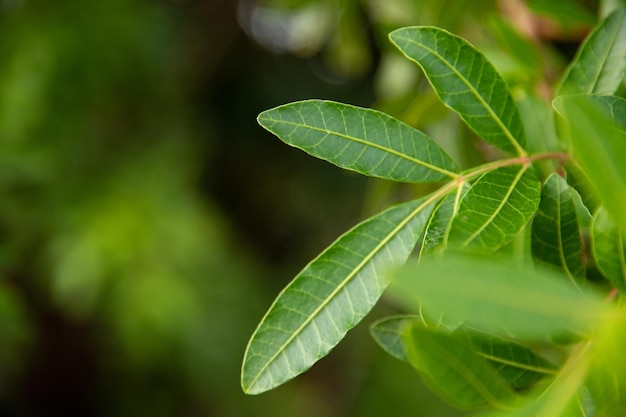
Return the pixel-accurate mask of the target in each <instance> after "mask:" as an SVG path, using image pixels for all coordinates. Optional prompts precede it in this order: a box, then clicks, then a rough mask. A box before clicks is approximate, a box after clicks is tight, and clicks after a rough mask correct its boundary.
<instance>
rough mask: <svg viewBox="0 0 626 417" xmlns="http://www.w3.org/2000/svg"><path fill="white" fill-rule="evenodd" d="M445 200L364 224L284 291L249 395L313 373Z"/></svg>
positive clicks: (258, 346) (255, 350) (254, 344)
mask: <svg viewBox="0 0 626 417" xmlns="http://www.w3.org/2000/svg"><path fill="white" fill-rule="evenodd" d="M439 198H440V196H439V195H432V196H430V197H425V198H422V199H420V200H415V201H411V202H408V203H404V204H402V205H399V206H396V207H393V208H391V209H388V210H386V211H384V212H382V213H380V214H378V215H376V216H374V217H372V218H370V219H369V220H367V221H365V222H363V223H361V224H360V225H358V226H356V227H355V228H353V229H352V230H350V231H349V232H347V233H346V234H344V235H343V236H342V237H340V238H339V239H338V240H337V241H336V242H335V243H333V244H332V245H331V246H330V247H328V249H326V250H325V251H324V252H323V253H322V254H321V255H320V256H319V257H317V258H316V259H315V260H313V261H312V262H311V263H310V264H309V265H308V266H307V267H306V268H304V270H303V271H302V272H300V274H298V276H296V278H294V280H293V281H292V282H291V283H290V284H289V285H288V286H287V287H286V288H285V289H284V290H283V291H282V292H281V293H280V295H279V296H278V298H277V299H276V300H275V301H274V304H272V306H271V307H270V309H269V311H268V312H267V314H266V315H265V317H264V318H263V320H262V321H261V323H260V324H259V327H258V328H257V329H256V331H255V332H254V334H253V335H252V338H251V339H250V342H249V344H248V348H247V350H246V354H245V357H244V363H243V369H242V376H241V385H242V388H243V390H244V391H245V392H246V393H248V394H258V393H261V392H264V391H267V390H269V389H272V388H274V387H276V386H278V385H280V384H282V383H284V382H286V381H287V380H289V379H291V378H293V377H295V376H296V375H298V374H300V373H302V372H304V371H305V370H307V369H308V368H310V367H311V366H312V365H313V363H315V362H316V361H317V360H318V359H320V358H322V357H323V356H325V355H326V354H327V353H328V352H329V351H330V350H331V349H332V348H333V347H334V346H335V345H336V344H337V343H339V341H340V340H341V339H342V338H343V337H344V335H345V334H346V332H347V331H348V330H349V329H351V328H352V327H354V326H355V325H356V324H357V323H358V322H359V321H360V320H361V319H362V318H363V317H364V316H365V315H366V314H367V313H368V312H369V311H370V309H371V308H372V307H373V306H374V304H375V303H376V302H377V301H378V299H379V297H380V295H381V294H382V292H383V290H384V289H385V287H386V286H387V284H388V280H387V277H386V274H385V272H386V271H387V269H388V268H390V267H392V266H394V265H395V266H397V265H398V264H401V263H403V262H404V261H405V260H406V259H407V258H408V256H409V254H410V253H411V251H412V250H413V247H414V246H415V244H416V243H417V241H418V239H419V238H420V237H421V236H422V234H423V231H424V227H425V224H426V221H427V220H428V217H429V216H430V214H431V212H432V210H433V207H434V205H435V204H436V202H437V201H438V199H439Z"/></svg>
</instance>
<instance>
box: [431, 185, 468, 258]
mask: <svg viewBox="0 0 626 417" xmlns="http://www.w3.org/2000/svg"><path fill="white" fill-rule="evenodd" d="M469 188H470V185H469V184H468V183H463V184H462V185H459V186H458V187H457V188H456V190H454V191H453V192H451V193H450V194H448V195H447V196H446V197H445V198H443V199H441V201H440V202H439V204H437V207H436V208H435V210H433V214H432V215H431V216H430V219H429V220H428V224H427V225H426V231H425V232H424V239H423V242H422V247H421V249H420V256H424V255H430V254H433V253H434V252H437V251H443V250H444V249H445V248H446V247H447V246H448V238H449V235H450V227H451V226H452V220H453V219H454V216H455V215H456V213H457V212H458V210H459V205H460V203H461V200H462V198H463V196H464V195H465V193H467V190H469Z"/></svg>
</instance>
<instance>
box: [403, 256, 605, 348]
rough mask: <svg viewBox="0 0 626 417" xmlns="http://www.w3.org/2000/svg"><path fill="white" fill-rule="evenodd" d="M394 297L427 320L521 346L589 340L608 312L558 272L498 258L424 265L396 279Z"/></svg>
mask: <svg viewBox="0 0 626 417" xmlns="http://www.w3.org/2000/svg"><path fill="white" fill-rule="evenodd" d="M583 290H584V291H583ZM391 291H392V294H393V295H394V296H395V297H396V298H397V299H398V300H400V301H401V302H403V304H404V305H405V306H407V307H408V308H409V309H410V310H412V311H415V312H422V313H423V314H425V315H426V316H427V317H441V320H442V321H443V322H445V323H452V324H454V323H464V324H466V325H467V326H469V327H473V328H476V329H478V330H479V331H482V332H485V333H492V334H495V335H500V336H502V337H505V338H519V339H520V340H529V339H533V340H534V339H545V340H548V339H549V338H551V337H555V336H559V335H564V334H571V333H574V334H587V333H589V332H590V330H591V329H592V328H593V327H594V326H595V325H596V324H597V323H598V321H599V320H600V319H601V318H603V317H605V316H606V314H607V309H608V308H609V307H608V305H607V304H605V303H604V301H603V299H602V297H599V296H597V295H596V294H595V293H593V292H591V290H590V289H577V288H575V287H574V286H572V285H571V284H570V283H569V282H568V281H567V280H564V279H563V277H562V276H561V275H560V274H558V273H557V272H556V271H554V270H550V269H545V268H540V267H535V268H533V267H532V266H530V265H527V264H525V263H520V262H519V261H516V260H513V259H508V258H499V257H497V256H495V255H491V256H489V257H480V256H467V255H455V256H452V255H451V254H447V255H446V256H442V257H429V258H425V259H422V260H421V261H420V264H419V265H416V264H414V263H411V264H410V265H407V266H406V267H404V268H402V269H400V270H399V271H397V272H396V273H395V280H394V281H393V282H392V285H391Z"/></svg>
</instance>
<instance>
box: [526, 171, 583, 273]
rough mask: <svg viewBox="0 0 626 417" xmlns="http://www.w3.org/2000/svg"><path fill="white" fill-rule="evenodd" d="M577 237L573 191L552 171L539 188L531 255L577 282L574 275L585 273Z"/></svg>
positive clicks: (579, 242)
mask: <svg viewBox="0 0 626 417" xmlns="http://www.w3.org/2000/svg"><path fill="white" fill-rule="evenodd" d="M581 239H582V237H581V231H580V227H579V223H578V216H577V213H576V202H575V201H574V195H573V192H572V190H570V187H569V185H568V184H567V182H566V181H565V179H564V178H562V177H561V176H559V175H558V174H556V173H553V174H552V175H550V176H549V177H548V179H547V180H546V182H545V184H544V186H543V189H542V190H541V203H540V204H539V210H538V211H537V213H536V214H535V217H534V218H533V225H532V241H531V242H532V243H531V247H532V255H533V258H534V259H536V260H539V261H541V262H544V263H546V264H548V265H552V266H555V267H557V268H559V269H561V270H563V271H564V272H565V273H566V274H567V276H568V277H569V278H570V279H571V280H572V282H573V283H574V284H575V285H577V284H576V281H575V278H582V277H584V276H585V266H584V264H583V249H582V240H581Z"/></svg>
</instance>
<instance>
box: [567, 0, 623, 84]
mask: <svg viewBox="0 0 626 417" xmlns="http://www.w3.org/2000/svg"><path fill="white" fill-rule="evenodd" d="M625 71H626V9H624V8H620V9H618V10H616V11H614V12H613V13H611V14H610V15H609V16H608V17H607V18H606V19H605V20H603V21H602V22H600V23H599V24H598V25H597V26H596V27H595V28H594V30H593V31H592V32H591V34H590V35H589V36H588V37H587V39H586V40H585V42H583V44H582V46H581V47H580V49H579V50H578V53H577V54H576V57H575V58H574V60H573V61H572V62H571V63H570V65H569V67H568V68H567V70H566V71H565V74H564V76H563V79H562V81H561V83H560V87H559V89H558V93H557V96H558V95H568V94H613V93H615V91H617V89H618V87H619V86H620V84H621V83H622V80H623V79H624V72H625Z"/></svg>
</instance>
